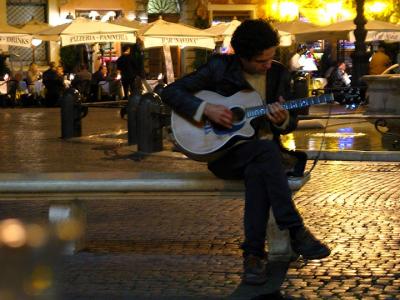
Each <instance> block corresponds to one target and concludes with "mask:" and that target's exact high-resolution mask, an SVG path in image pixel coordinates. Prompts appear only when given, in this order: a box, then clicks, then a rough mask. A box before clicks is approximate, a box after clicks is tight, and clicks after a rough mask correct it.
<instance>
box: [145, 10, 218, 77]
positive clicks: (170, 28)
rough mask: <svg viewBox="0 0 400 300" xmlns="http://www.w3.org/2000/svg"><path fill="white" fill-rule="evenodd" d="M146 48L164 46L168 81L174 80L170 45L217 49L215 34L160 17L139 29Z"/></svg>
mask: <svg viewBox="0 0 400 300" xmlns="http://www.w3.org/2000/svg"><path fill="white" fill-rule="evenodd" d="M139 37H140V39H141V40H142V41H143V45H144V48H154V47H162V48H163V53H164V63H165V67H166V73H167V82H168V83H171V82H173V81H174V70H173V66H172V58H171V49H170V46H177V47H179V48H183V47H196V48H206V49H215V34H212V33H207V32H204V31H203V30H201V29H198V28H195V27H192V26H190V25H186V24H182V23H173V22H167V21H164V20H163V19H162V17H160V18H159V19H158V20H157V21H154V22H152V23H149V24H147V25H146V26H144V27H143V28H141V29H140V30H139Z"/></svg>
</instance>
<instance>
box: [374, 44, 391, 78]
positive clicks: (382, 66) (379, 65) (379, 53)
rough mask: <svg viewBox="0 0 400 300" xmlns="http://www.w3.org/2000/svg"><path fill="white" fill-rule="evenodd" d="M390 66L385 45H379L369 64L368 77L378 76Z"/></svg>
mask: <svg viewBox="0 0 400 300" xmlns="http://www.w3.org/2000/svg"><path fill="white" fill-rule="evenodd" d="M390 65H391V61H390V57H389V55H387V54H386V50H385V45H384V44H383V43H380V44H379V45H378V49H377V50H376V52H375V53H374V54H373V55H372V57H371V61H370V62H369V75H380V74H382V73H383V71H385V70H386V69H387V68H388V67H390Z"/></svg>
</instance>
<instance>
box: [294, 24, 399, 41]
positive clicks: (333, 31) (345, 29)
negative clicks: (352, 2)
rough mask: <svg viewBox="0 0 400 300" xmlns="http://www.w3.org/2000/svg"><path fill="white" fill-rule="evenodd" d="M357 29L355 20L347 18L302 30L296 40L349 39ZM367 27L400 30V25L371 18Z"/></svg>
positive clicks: (367, 28)
mask: <svg viewBox="0 0 400 300" xmlns="http://www.w3.org/2000/svg"><path fill="white" fill-rule="evenodd" d="M355 29H356V25H355V24H354V21H353V20H347V21H343V22H338V23H333V24H330V25H327V26H321V27H318V28H316V29H310V30H307V31H303V32H300V33H298V34H296V40H323V39H326V40H327V39H337V40H348V39H349V33H350V32H352V31H354V30H355ZM365 29H366V30H367V31H378V32H396V31H400V26H398V25H395V24H393V23H389V22H383V21H376V20H371V21H368V22H367V24H365Z"/></svg>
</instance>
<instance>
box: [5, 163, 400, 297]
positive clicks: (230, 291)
mask: <svg viewBox="0 0 400 300" xmlns="http://www.w3.org/2000/svg"><path fill="white" fill-rule="evenodd" d="M398 182H400V165H399V164H397V163H396V164H395V163H373V162H319V164H318V165H317V167H316V168H315V169H314V171H313V173H312V177H311V180H310V181H309V182H308V183H307V184H306V185H305V186H304V187H303V189H302V190H301V191H300V192H298V193H297V194H296V197H295V202H296V204H297V206H298V209H299V210H300V211H301V213H302V215H303V216H304V219H305V222H306V224H307V225H308V226H309V227H310V228H311V229H312V231H313V232H314V233H315V234H316V235H317V236H318V237H319V238H321V239H322V240H324V241H325V242H327V243H328V244H329V245H330V246H331V247H332V250H333V251H332V254H331V256H330V257H329V258H326V259H323V260H314V261H308V262H305V261H302V260H300V261H297V262H294V263H292V264H291V265H290V269H289V271H288V273H287V276H286V279H285V280H284V282H283V284H282V292H283V293H284V294H286V295H290V296H292V297H294V298H295V299H400V251H399V250H400V221H399V214H398V211H399V208H400V204H399V201H398V199H399V194H400V191H399V189H398ZM88 206H89V211H90V213H89V216H88V217H89V220H88V226H89V227H88V230H89V237H88V238H89V244H88V248H87V249H86V250H85V251H83V252H80V253H78V254H77V255H74V256H72V257H65V258H64V259H63V262H62V264H61V267H60V270H61V271H60V272H61V275H62V276H61V277H62V280H60V282H59V291H60V292H61V293H62V294H64V295H65V299H160V300H161V299H253V298H254V297H256V296H257V295H260V294H263V293H266V292H269V291H270V290H271V286H273V285H277V284H278V285H279V284H280V282H279V280H280V277H282V274H280V275H279V274H277V273H276V271H275V270H274V266H271V268H272V269H271V270H270V272H271V279H270V282H269V283H268V284H266V285H265V286H261V287H248V286H243V285H241V284H240V273H241V263H242V261H241V255H240V249H239V244H240V241H241V240H242V219H241V218H242V211H243V200H242V199H241V198H240V197H238V198H236V197H233V198H230V199H218V197H212V196H210V197H207V198H206V199H204V197H200V196H195V195H192V196H185V195H177V196H175V197H171V198H165V197H164V196H161V195H160V196H159V197H154V198H152V199H150V198H148V197H143V198H139V199H130V200H129V201H126V199H123V198H121V197H120V198H118V197H113V198H112V199H110V200H109V201H107V202H103V201H101V203H95V202H93V201H91V202H90V203H88ZM46 210H47V203H45V202H44V203H43V204H41V205H37V204H36V203H35V204H32V203H31V202H29V200H27V201H21V202H18V203H15V202H4V203H2V207H1V210H0V217H6V216H8V217H9V216H18V217H21V218H23V219H24V218H25V219H26V218H31V219H32V218H33V216H36V217H39V216H40V218H43V220H44V219H46ZM275 267H276V266H275ZM277 270H279V268H277ZM271 281H274V282H273V284H272V283H271Z"/></svg>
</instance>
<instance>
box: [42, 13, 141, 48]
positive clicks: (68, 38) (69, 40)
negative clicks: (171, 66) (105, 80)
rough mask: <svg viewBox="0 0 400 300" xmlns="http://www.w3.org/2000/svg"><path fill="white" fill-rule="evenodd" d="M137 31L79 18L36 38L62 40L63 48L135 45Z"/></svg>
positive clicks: (43, 32)
mask: <svg viewBox="0 0 400 300" xmlns="http://www.w3.org/2000/svg"><path fill="white" fill-rule="evenodd" d="M135 31H137V29H135V28H131V27H126V26H121V25H116V24H111V23H106V22H100V21H95V20H89V19H86V18H77V19H76V20H73V21H72V22H71V23H67V24H62V25H58V26H55V27H53V28H50V29H47V30H43V31H40V32H38V33H37V34H36V37H37V38H48V39H52V40H55V41H57V40H61V46H69V45H78V44H92V43H110V42H123V43H135V42H136V36H135Z"/></svg>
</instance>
